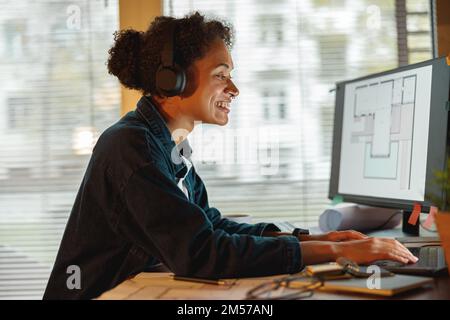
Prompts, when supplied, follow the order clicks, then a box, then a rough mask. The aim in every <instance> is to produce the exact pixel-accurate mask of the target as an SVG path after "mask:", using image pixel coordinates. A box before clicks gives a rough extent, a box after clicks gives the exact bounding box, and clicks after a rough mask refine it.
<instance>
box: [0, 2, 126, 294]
mask: <svg viewBox="0 0 450 320" xmlns="http://www.w3.org/2000/svg"><path fill="white" fill-rule="evenodd" d="M0 5H1V8H2V10H1V11H0V56H1V59H0V81H1V85H0V150H1V151H0V299H40V298H42V294H43V291H44V289H45V286H46V283H47V280H48V277H49V274H50V271H51V268H52V266H53V262H54V259H55V257H56V253H57V249H58V246H59V243H60V240H61V237H62V233H63V231H64V227H65V224H66V222H67V219H68V215H69V213H70V210H71V208H72V205H73V202H74V199H75V196H76V192H77V190H78V187H79V185H80V183H81V180H82V176H83V174H84V171H85V169H86V166H87V162H88V160H89V157H90V153H91V150H92V145H93V143H95V140H96V138H97V137H98V135H99V133H100V132H101V131H102V130H104V129H105V128H106V127H107V126H109V125H110V124H112V123H113V122H115V121H116V120H117V118H118V117H119V114H120V105H119V104H120V89H119V86H118V84H117V81H116V80H115V79H114V78H113V77H111V76H110V75H108V73H107V70H106V66H105V62H106V59H107V51H108V49H109V47H110V45H111V44H112V39H113V36H112V33H113V32H114V30H116V29H118V1H117V0H116V1H81V0H71V1H62V0H59V1H57V0H46V1H31V0H21V1H4V0H3V1H0Z"/></svg>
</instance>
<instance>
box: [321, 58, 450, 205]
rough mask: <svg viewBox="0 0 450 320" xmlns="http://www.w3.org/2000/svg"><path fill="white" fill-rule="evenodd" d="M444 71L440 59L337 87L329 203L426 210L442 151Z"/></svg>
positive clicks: (444, 134)
mask: <svg viewBox="0 0 450 320" xmlns="http://www.w3.org/2000/svg"><path fill="white" fill-rule="evenodd" d="M449 73H450V72H449V66H448V65H447V63H446V61H445V58H440V59H433V60H430V61H426V62H423V63H419V64H415V65H410V66H407V67H401V68H397V69H395V70H390V71H387V72H383V73H379V74H374V75H370V76H367V77H363V78H359V79H354V80H350V81H344V82H340V83H338V84H337V87H336V110H335V122H334V137H333V155H332V170H331V180H330V194H329V196H330V198H333V197H334V196H336V195H340V196H342V197H343V198H344V199H345V201H350V202H355V203H362V204H371V205H377V206H382V207H397V208H405V207H406V208H408V207H410V206H411V207H412V206H413V204H414V203H415V202H418V203H421V204H422V205H423V207H424V208H428V207H429V205H430V203H428V202H427V199H426V198H427V197H426V194H427V192H429V191H430V190H429V189H430V188H435V187H434V186H430V181H431V179H432V177H433V170H436V169H438V170H442V169H443V168H444V166H445V159H446V158H445V157H446V148H447V146H448V141H447V135H448V132H447V123H448V100H449V87H450V84H449V83H450V82H449Z"/></svg>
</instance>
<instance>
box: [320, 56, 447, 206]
mask: <svg viewBox="0 0 450 320" xmlns="http://www.w3.org/2000/svg"><path fill="white" fill-rule="evenodd" d="M429 65H431V66H432V80H431V88H432V89H431V90H432V91H431V101H430V103H431V107H430V123H433V124H434V125H433V127H432V126H431V125H430V126H429V131H428V150H427V169H426V170H427V172H426V185H425V200H424V201H414V200H405V199H390V198H380V197H369V196H361V195H355V194H344V193H339V192H338V188H339V168H340V167H339V166H340V159H341V138H342V124H343V110H344V97H345V86H346V85H347V84H349V83H352V82H357V81H361V80H366V79H371V78H375V77H380V76H384V75H389V74H392V73H397V72H401V71H406V70H411V69H415V68H420V67H424V66H429ZM335 92H336V98H335V113H334V128H333V148H332V161H331V174H330V185H329V193H328V197H329V199H334V198H335V197H336V196H340V197H342V199H341V200H342V201H344V202H353V203H358V204H363V205H369V206H375V207H383V208H396V209H403V210H407V211H412V210H413V208H414V204H415V203H419V204H420V205H421V207H422V208H421V209H422V212H429V210H430V207H431V206H432V205H433V204H432V203H430V202H429V201H428V200H427V196H426V195H428V194H430V193H433V194H437V193H439V192H440V194H442V190H440V189H439V187H438V186H436V185H433V184H432V183H430V181H431V179H432V178H433V176H434V170H433V169H438V168H440V169H441V170H444V168H445V166H446V155H447V154H448V153H447V152H448V151H449V150H450V142H449V140H450V133H449V130H448V123H449V122H450V119H449V118H450V113H449V110H448V109H449V100H450V66H449V65H448V64H447V60H446V57H440V58H436V59H432V60H427V61H424V62H419V63H415V64H411V65H408V66H404V67H399V68H395V69H392V70H388V71H384V72H380V73H376V74H371V75H367V76H364V77H360V78H356V79H352V80H347V81H341V82H338V83H336V91H335ZM440 132H447V134H446V135H444V136H442V135H440V134H439V133H440Z"/></svg>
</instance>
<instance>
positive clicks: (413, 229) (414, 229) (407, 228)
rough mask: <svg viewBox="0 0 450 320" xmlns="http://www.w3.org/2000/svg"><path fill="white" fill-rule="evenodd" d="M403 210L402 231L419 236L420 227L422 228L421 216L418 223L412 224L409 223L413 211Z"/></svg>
mask: <svg viewBox="0 0 450 320" xmlns="http://www.w3.org/2000/svg"><path fill="white" fill-rule="evenodd" d="M402 211H403V222H402V231H403V233H406V234H408V235H411V236H419V228H420V216H419V218H418V219H417V223H416V224H415V225H412V224H410V223H408V220H409V217H411V214H412V211H408V210H402Z"/></svg>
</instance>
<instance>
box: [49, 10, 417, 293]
mask: <svg viewBox="0 0 450 320" xmlns="http://www.w3.org/2000/svg"><path fill="white" fill-rule="evenodd" d="M231 45H232V35H231V29H230V27H228V26H227V25H225V24H224V23H221V22H219V21H215V20H211V21H207V20H206V19H205V18H204V17H203V16H202V15H200V14H199V13H195V14H193V15H190V16H186V17H185V18H183V19H174V18H171V17H158V18H156V19H155V20H154V21H153V23H152V24H151V25H150V27H149V29H148V30H147V31H146V32H137V31H134V30H124V31H121V32H118V33H116V34H115V43H114V45H113V47H112V48H111V50H110V51H109V54H110V56H109V60H108V69H109V72H110V73H111V74H113V75H115V76H117V77H118V79H119V80H120V82H121V83H122V84H123V85H124V86H126V87H128V88H131V89H136V90H140V91H141V92H142V93H143V97H142V98H141V99H140V101H139V102H138V105H137V108H136V110H135V111H132V112H129V113H128V114H126V115H125V116H124V117H123V118H122V119H121V120H120V121H119V122H117V123H116V124H114V125H113V126H111V127H110V128H108V129H107V130H106V131H105V132H104V133H103V134H102V135H101V137H100V138H99V140H98V142H97V144H96V146H95V148H94V151H93V154H92V157H91V160H90V162H89V165H88V168H87V170H86V174H85V176H84V179H83V182H82V184H81V187H80V190H79V192H78V195H77V198H76V200H75V204H74V207H73V209H72V212H71V215H70V218H69V221H68V223H67V226H66V230H65V233H64V236H63V239H62V242H61V246H60V249H59V252H58V256H57V258H56V262H55V266H54V269H53V271H52V274H51V276H50V279H49V282H48V286H47V289H46V292H45V295H44V298H45V299H76V298H94V297H97V296H99V295H100V294H101V293H103V292H104V291H106V290H108V289H110V288H113V287H114V286H116V285H117V284H119V283H121V282H122V281H124V280H125V279H127V278H129V277H131V276H133V275H135V274H137V273H139V272H142V271H145V270H163V269H164V268H167V269H168V270H170V271H171V272H173V273H175V274H177V275H186V276H192V277H205V278H227V277H246V276H265V275H272V274H283V273H296V272H298V271H300V270H301V269H302V268H303V267H304V265H306V264H313V263H320V262H326V261H333V260H335V259H336V258H337V257H339V256H345V257H347V258H349V259H352V260H354V261H356V262H359V263H361V262H370V261H373V260H378V259H394V260H398V261H401V262H404V263H407V262H409V261H414V259H415V258H414V257H413V256H412V254H411V253H410V252H409V251H408V250H407V249H406V248H404V247H403V246H402V245H401V244H399V243H398V242H396V241H395V240H389V239H373V238H368V237H366V236H365V235H363V234H361V233H358V232H355V231H345V232H331V233H328V234H324V235H315V236H312V235H311V236H310V235H298V236H293V235H291V234H286V233H280V232H279V229H277V228H276V226H275V225H273V224H265V223H258V224H253V225H252V224H238V223H235V222H232V221H229V220H227V219H223V218H221V215H220V212H219V211H218V210H217V209H215V208H213V207H210V206H209V204H208V197H207V193H206V189H205V186H204V184H203V182H202V180H201V179H200V177H199V176H198V175H197V173H196V172H195V168H194V167H193V166H192V164H191V162H190V160H189V156H190V151H191V150H190V147H189V144H188V143H187V140H186V139H185V138H186V135H187V134H188V133H189V132H191V131H192V130H193V128H194V122H195V121H201V122H203V123H210V124H218V125H225V124H226V123H227V122H228V113H229V112H230V110H231V109H232V100H233V99H234V98H235V97H236V96H237V95H238V94H239V90H238V89H237V87H236V86H235V84H234V83H233V81H232V80H231V76H230V73H231V70H232V69H233V61H232V58H231V55H230V52H229V49H230V48H231ZM175 64H176V65H175ZM173 69H175V70H173ZM177 73H178V75H177ZM183 73H185V75H183ZM173 136H176V138H172V137H173ZM167 269H166V270H167ZM74 270H75V271H77V272H78V273H75V272H74Z"/></svg>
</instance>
